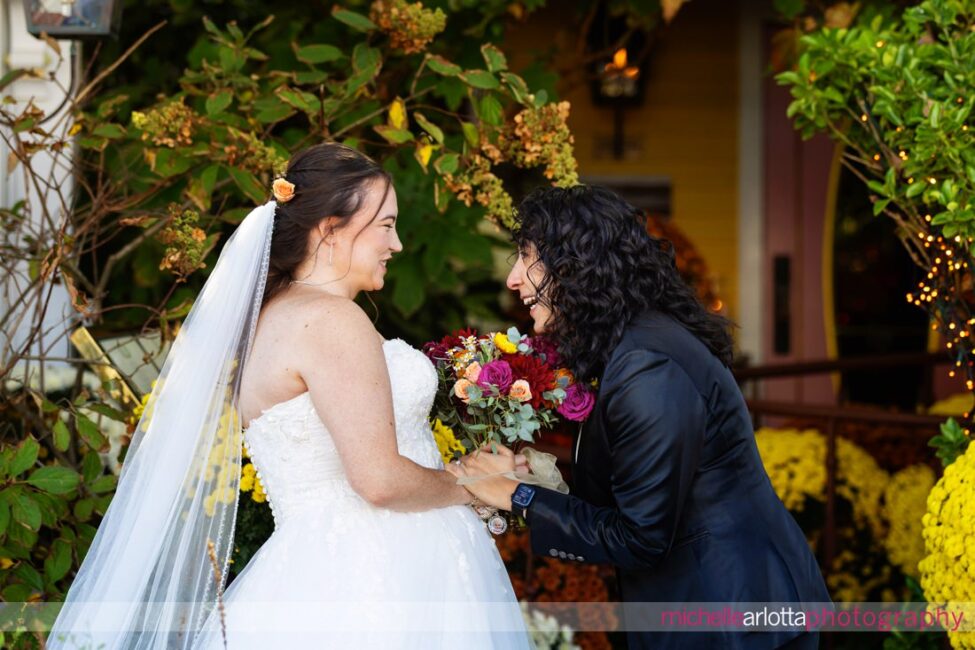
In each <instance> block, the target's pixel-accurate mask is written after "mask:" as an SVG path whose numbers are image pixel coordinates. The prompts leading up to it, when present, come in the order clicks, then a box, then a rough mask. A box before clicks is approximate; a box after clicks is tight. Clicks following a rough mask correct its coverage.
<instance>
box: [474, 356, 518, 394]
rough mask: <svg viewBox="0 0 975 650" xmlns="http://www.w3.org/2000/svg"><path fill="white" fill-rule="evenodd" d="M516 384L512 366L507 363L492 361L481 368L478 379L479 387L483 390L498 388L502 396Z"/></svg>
mask: <svg viewBox="0 0 975 650" xmlns="http://www.w3.org/2000/svg"><path fill="white" fill-rule="evenodd" d="M513 382H514V377H513V376H512V374H511V366H509V365H508V362H507V361H501V360H498V361H491V362H490V363H486V364H484V366H482V367H481V374H480V375H478V377H477V385H478V386H480V387H481V388H487V387H488V386H497V387H498V391H499V392H500V393H501V394H504V393H507V392H508V389H509V388H511V384H512V383H513Z"/></svg>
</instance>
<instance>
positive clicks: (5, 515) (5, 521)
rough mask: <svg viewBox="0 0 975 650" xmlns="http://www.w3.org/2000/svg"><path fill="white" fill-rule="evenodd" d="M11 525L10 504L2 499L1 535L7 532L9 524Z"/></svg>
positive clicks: (0, 515) (0, 509)
mask: <svg viewBox="0 0 975 650" xmlns="http://www.w3.org/2000/svg"><path fill="white" fill-rule="evenodd" d="M9 525H10V506H9V505H7V502H6V501H5V500H4V501H0V537H3V535H4V534H5V533H6V532H7V526H9Z"/></svg>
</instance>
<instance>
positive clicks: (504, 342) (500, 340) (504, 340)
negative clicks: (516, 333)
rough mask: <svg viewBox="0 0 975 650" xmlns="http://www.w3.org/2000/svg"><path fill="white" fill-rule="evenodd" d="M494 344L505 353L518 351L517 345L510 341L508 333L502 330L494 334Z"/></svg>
mask: <svg viewBox="0 0 975 650" xmlns="http://www.w3.org/2000/svg"><path fill="white" fill-rule="evenodd" d="M494 345H495V346H497V348H498V349H499V350H501V351H502V352H504V353H505V354H514V353H515V352H517V351H518V346H517V345H515V344H514V343H512V342H511V339H509V338H508V335H507V334H504V333H503V332H498V333H497V334H495V335H494Z"/></svg>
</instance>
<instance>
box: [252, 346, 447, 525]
mask: <svg viewBox="0 0 975 650" xmlns="http://www.w3.org/2000/svg"><path fill="white" fill-rule="evenodd" d="M383 352H384V354H385V356H386V364H387V366H388V367H389V378H390V384H391V386H392V391H393V411H394V414H395V422H396V442H397V445H398V448H399V452H400V454H402V455H403V456H406V457H408V458H410V459H411V460H413V461H414V462H416V463H417V464H419V465H423V466H424V467H430V468H442V467H443V461H442V460H441V458H440V453H439V451H438V450H437V444H436V442H435V441H434V439H433V433H432V432H431V430H430V423H429V415H430V409H431V407H432V406H433V399H434V396H435V395H436V390H437V374H436V370H434V368H433V365H432V364H431V363H430V362H429V360H428V359H427V358H426V356H424V354H423V353H422V352H420V351H419V350H417V349H416V348H413V347H412V346H410V345H409V344H408V343H406V342H405V341H403V340H401V339H393V340H390V341H386V342H385V343H384V344H383ZM244 446H245V447H246V449H247V453H248V454H249V455H250V457H251V462H253V463H254V467H255V469H256V470H257V476H258V478H260V480H261V483H262V484H263V486H264V490H265V492H266V493H267V499H268V503H269V504H270V506H271V512H272V513H273V515H274V525H275V528H280V527H281V526H282V525H284V524H285V523H286V522H287V521H289V520H292V519H293V518H297V517H298V515H299V514H300V515H301V516H302V517H309V516H315V515H328V514H334V513H335V511H336V510H339V509H346V508H355V509H361V508H372V507H373V506H371V505H370V504H369V503H368V502H366V501H365V500H364V499H362V498H361V497H360V496H359V495H358V494H357V493H356V492H355V491H354V490H353V489H352V486H351V485H350V484H349V482H348V479H347V477H346V474H345V470H344V468H343V466H342V461H341V459H340V458H339V455H338V452H337V450H336V448H335V443H334V442H333V440H332V437H331V435H329V432H328V429H326V427H325V425H324V424H323V423H322V421H321V419H320V418H319V417H318V413H317V412H316V411H315V408H314V406H313V405H312V400H311V396H310V394H309V393H308V392H307V391H306V392H304V393H302V394H301V395H298V396H297V397H294V398H292V399H290V400H288V401H286V402H281V403H279V404H275V405H274V406H272V407H271V408H269V409H266V410H264V411H263V412H262V414H261V415H260V416H259V417H257V418H255V419H253V420H252V421H251V422H250V425H249V426H248V428H247V429H246V430H245V431H244Z"/></svg>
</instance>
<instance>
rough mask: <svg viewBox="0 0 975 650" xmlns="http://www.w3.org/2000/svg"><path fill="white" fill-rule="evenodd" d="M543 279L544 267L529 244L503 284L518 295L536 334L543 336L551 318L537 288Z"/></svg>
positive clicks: (519, 253)
mask: <svg viewBox="0 0 975 650" xmlns="http://www.w3.org/2000/svg"><path fill="white" fill-rule="evenodd" d="M544 278H545V265H544V264H543V263H542V261H541V260H539V259H538V251H537V249H536V248H535V246H534V245H533V244H531V243H530V242H529V243H528V244H527V245H526V246H525V247H524V248H523V249H522V250H520V251H518V259H517V260H516V261H515V264H514V266H512V267H511V271H510V272H509V273H508V279H507V280H506V281H505V284H506V285H507V286H508V288H509V289H511V290H512V291H515V292H517V293H518V297H519V298H520V299H521V301H522V302H524V303H525V304H526V305H527V306H528V308H529V313H530V314H531V317H532V321H533V329H534V330H535V333H536V334H544V333H545V331H546V330H547V329H548V326H549V321H550V319H551V318H552V310H551V307H550V306H549V304H548V301H547V300H544V296H540V295H539V287H541V286H542V280H544Z"/></svg>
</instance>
